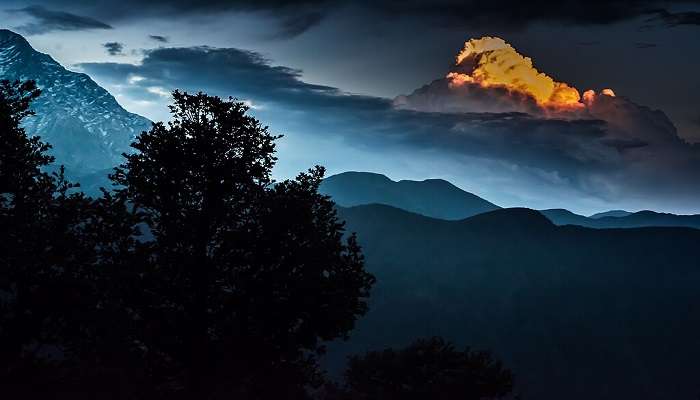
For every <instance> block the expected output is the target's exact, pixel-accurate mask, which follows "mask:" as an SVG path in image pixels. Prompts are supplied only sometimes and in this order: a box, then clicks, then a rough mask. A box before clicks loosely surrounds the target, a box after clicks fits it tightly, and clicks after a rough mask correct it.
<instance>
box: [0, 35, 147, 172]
mask: <svg viewBox="0 0 700 400" xmlns="http://www.w3.org/2000/svg"><path fill="white" fill-rule="evenodd" d="M0 79H9V80H15V79H21V80H27V79H33V80H35V81H36V82H37V85H38V86H39V88H40V89H41V90H42V95H41V96H40V97H39V98H38V99H37V100H36V101H35V102H34V103H33V105H32V108H33V109H34V110H35V111H36V116H33V117H30V118H27V119H26V120H25V128H26V129H27V132H28V133H29V134H32V135H38V136H41V137H42V139H43V140H44V141H46V142H49V143H51V145H52V146H53V149H52V151H51V153H52V154H53V155H54V156H55V157H56V163H57V164H64V165H65V166H66V168H67V170H68V172H69V174H70V175H71V176H73V177H85V178H86V179H87V180H90V179H96V178H94V177H95V176H99V177H102V176H103V175H104V171H105V170H108V169H111V168H112V167H114V166H115V165H118V164H119V163H121V161H122V159H121V154H122V153H124V152H128V151H129V150H130V147H129V145H130V143H131V142H132V141H133V139H134V138H135V137H136V135H138V134H140V133H141V132H142V131H144V130H148V129H150V126H151V122H150V121H149V120H148V119H146V118H144V117H142V116H139V115H136V114H133V113H130V112H128V111H126V110H124V109H123V108H122V107H121V106H120V105H119V103H117V101H116V99H115V98H114V97H113V96H112V95H111V94H109V93H108V92H107V91H106V90H105V89H103V88H102V87H100V86H99V85H98V84H97V83H95V82H94V81H93V80H92V79H90V77H89V76H87V75H85V74H82V73H76V72H72V71H69V70H67V69H65V68H64V67H63V66H61V65H60V64H59V63H58V62H56V61H55V60H54V59H53V58H51V56H49V55H47V54H43V53H40V52H38V51H36V50H34V49H33V48H32V46H31V45H30V44H29V43H28V42H27V40H26V39H24V37H22V36H21V35H19V34H16V33H14V32H12V31H9V30H5V29H2V30H0Z"/></svg>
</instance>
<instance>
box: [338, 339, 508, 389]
mask: <svg viewBox="0 0 700 400" xmlns="http://www.w3.org/2000/svg"><path fill="white" fill-rule="evenodd" d="M346 379H347V385H348V388H349V393H350V398H352V399H386V400H392V399H403V400H412V399H416V400H418V399H465V400H483V399H498V398H503V397H505V396H507V395H509V394H510V392H511V391H512V388H513V375H512V373H511V372H510V371H509V370H507V369H505V368H504V367H503V366H502V365H501V363H500V362H499V361H496V360H494V358H493V357H492V356H491V354H490V353H487V352H475V351H472V350H470V349H468V348H467V349H465V350H463V351H460V350H457V349H456V348H455V347H454V345H452V344H451V343H449V342H446V341H445V340H443V339H441V338H431V339H421V340H417V341H416V342H414V343H413V344H411V345H410V346H408V347H406V348H405V349H401V350H393V349H387V350H384V351H373V352H369V353H367V354H366V355H364V356H355V357H352V358H351V359H350V362H349V366H348V369H347V372H346Z"/></svg>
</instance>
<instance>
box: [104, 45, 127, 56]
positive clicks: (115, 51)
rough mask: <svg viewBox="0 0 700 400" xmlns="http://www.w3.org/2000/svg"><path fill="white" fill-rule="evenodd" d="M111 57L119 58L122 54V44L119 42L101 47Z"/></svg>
mask: <svg viewBox="0 0 700 400" xmlns="http://www.w3.org/2000/svg"><path fill="white" fill-rule="evenodd" d="M102 47H104V48H105V50H107V53H108V54H109V55H111V56H119V55H122V54H124V44H123V43H119V42H107V43H105V44H103V45H102Z"/></svg>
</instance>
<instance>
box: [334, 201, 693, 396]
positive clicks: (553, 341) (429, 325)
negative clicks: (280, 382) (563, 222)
mask: <svg viewBox="0 0 700 400" xmlns="http://www.w3.org/2000/svg"><path fill="white" fill-rule="evenodd" d="M340 215H341V217H342V218H344V219H346V220H347V222H348V228H349V230H350V231H356V232H358V234H359V238H360V242H361V244H362V245H363V247H364V252H365V255H366V259H367V266H368V268H369V270H370V271H371V272H373V273H374V274H376V276H377V279H378V284H377V286H376V288H375V289H374V290H373V297H372V300H371V309H370V312H369V314H368V315H367V316H366V317H365V318H363V319H362V320H361V321H360V322H359V325H358V328H357V329H356V331H354V332H353V334H352V338H351V340H350V342H348V343H341V344H337V345H333V346H331V349H330V353H329V356H328V366H329V368H331V370H334V371H337V370H338V368H339V366H340V365H341V364H342V360H343V359H344V356H345V355H347V354H352V353H359V352H363V351H365V350H367V349H378V348H379V349H380V348H383V347H386V346H400V345H405V344H407V343H409V342H410V341H411V340H412V339H413V338H415V337H418V336H430V335H442V336H444V337H446V338H449V339H452V340H454V341H456V342H457V343H459V344H462V345H467V344H468V345H473V346H476V347H478V348H490V349H493V350H494V351H495V352H496V353H497V355H498V356H500V357H502V358H503V359H504V360H505V362H506V363H507V365H509V366H510V367H512V368H513V370H514V372H515V373H516V376H517V378H518V382H517V383H518V387H519V390H520V391H521V392H522V393H523V398H524V399H538V400H548V399H552V400H554V399H562V398H566V399H573V400H577V399H581V400H584V399H585V400H590V399H601V400H602V399H642V400H643V399H695V398H697V395H698V394H699V393H700V381H698V379H697V372H698V365H699V364H700V341H699V340H698V337H700V290H698V287H700V261H699V260H700V257H698V252H700V247H699V246H698V243H700V230H695V229H686V228H641V229H610V230H608V229H605V230H598V229H588V228H582V227H577V226H556V225H554V224H552V223H551V222H550V221H549V220H548V219H546V218H545V217H543V216H542V215H541V214H539V213H538V212H536V211H532V210H527V209H504V210H499V211H493V212H489V213H486V214H481V215H478V216H475V217H472V218H469V219H466V220H463V221H444V220H437V219H431V218H427V217H423V216H420V215H416V214H412V213H409V212H406V211H402V210H399V209H396V208H392V207H387V206H381V205H370V206H360V207H353V208H347V209H341V210H340Z"/></svg>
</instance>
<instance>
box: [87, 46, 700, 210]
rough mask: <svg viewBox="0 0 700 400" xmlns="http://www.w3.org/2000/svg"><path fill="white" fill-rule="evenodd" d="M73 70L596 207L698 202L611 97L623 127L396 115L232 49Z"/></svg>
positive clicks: (680, 171)
mask: <svg viewBox="0 0 700 400" xmlns="http://www.w3.org/2000/svg"><path fill="white" fill-rule="evenodd" d="M80 67H81V68H82V69H83V70H85V71H86V72H87V73H89V74H90V75H92V76H94V77H96V78H98V79H99V80H100V81H102V82H105V83H108V84H112V85H115V87H120V88H123V89H122V90H124V92H123V93H124V94H126V95H128V96H129V97H131V98H133V99H135V100H146V101H153V100H162V96H163V93H167V92H168V91H170V90H173V89H175V88H180V89H183V90H187V91H191V92H194V91H200V90H201V91H205V92H208V93H210V94H216V95H219V96H222V97H227V96H234V97H237V98H239V99H241V100H245V101H250V102H251V104H252V107H253V109H254V112H255V113H256V114H257V115H259V117H260V118H261V119H263V120H264V121H265V122H267V123H270V124H272V125H274V124H277V126H284V127H285V129H291V130H293V131H295V132H300V133H303V134H305V135H310V137H311V139H309V140H314V139H312V138H325V137H329V136H331V137H336V138H342V140H343V141H344V142H346V143H347V144H349V145H352V146H355V147H358V148H366V149H375V151H377V150H376V149H406V150H408V151H413V152H415V151H421V152H424V151H431V149H432V150H434V154H439V155H440V157H441V158H450V159H455V160H459V159H462V158H463V157H466V158H469V159H470V160H483V162H484V163H487V162H488V163H491V162H496V163H498V164H499V165H500V166H501V167H499V168H503V170H501V171H496V170H494V171H493V174H494V175H498V174H500V175H501V176H506V177H509V178H510V179H516V180H517V179H523V180H527V181H530V182H534V184H535V186H534V187H541V188H542V187H565V188H567V190H572V191H576V192H579V193H581V194H583V195H586V196H594V197H597V198H601V199H611V198H615V196H621V195H624V196H630V195H631V196H642V197H644V196H646V197H648V198H657V197H664V196H665V199H666V200H668V199H671V200H673V201H675V202H677V203H678V204H681V202H683V201H686V200H688V199H690V200H692V201H695V200H693V199H697V196H698V195H700V187H699V185H698V184H697V182H698V172H697V171H700V151H699V150H700V149H698V147H700V146H695V147H693V146H691V145H688V144H687V143H684V142H683V141H682V140H680V139H678V137H677V135H676V132H675V128H674V127H673V125H672V124H671V123H670V121H669V120H668V118H666V116H665V115H664V114H663V113H661V112H659V111H653V110H650V109H648V108H646V107H642V106H637V105H635V104H634V103H631V102H630V101H628V100H626V99H624V98H620V97H618V98H613V97H610V98H607V97H605V98H603V100H605V101H603V100H601V102H600V104H598V102H597V103H596V104H598V106H597V107H600V110H596V111H597V112H599V113H600V115H615V116H618V115H622V118H623V119H624V126H623V125H616V124H615V123H614V122H613V123H612V125H610V124H608V123H607V122H604V121H601V120H596V119H578V120H577V119H573V120H571V119H546V118H538V117H535V116H532V115H528V114H523V113H514V112H510V113H473V112H467V113H464V112H463V113H456V112H451V113H437V112H421V111H411V110H398V109H396V108H394V106H393V103H392V101H391V100H389V99H383V98H377V97H368V96H358V95H352V94H348V93H345V92H342V91H340V90H339V89H337V88H333V87H329V86H323V85H314V84H309V83H306V82H304V81H302V80H301V71H299V70H297V69H292V68H288V67H284V66H275V65H272V64H271V62H270V61H269V60H267V59H265V58H264V57H263V56H261V55H260V54H258V53H255V52H251V51H245V50H239V49H221V48H210V47H192V48H160V49H155V50H150V51H147V52H146V55H145V58H144V59H143V61H142V63H141V64H139V65H132V64H120V63H90V64H81V65H80ZM124 88H125V89H124ZM159 97H161V98H160V99H159ZM620 113H623V114H620ZM625 127H627V128H625ZM621 129H622V131H621ZM281 133H284V132H281ZM338 156H339V157H342V154H340V155H338ZM479 162H482V161H479ZM488 168H491V167H488ZM552 185H553V186H552ZM540 195H541V193H540ZM690 200H688V201H690ZM658 204H662V203H658ZM683 206H687V204H686V203H683Z"/></svg>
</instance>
